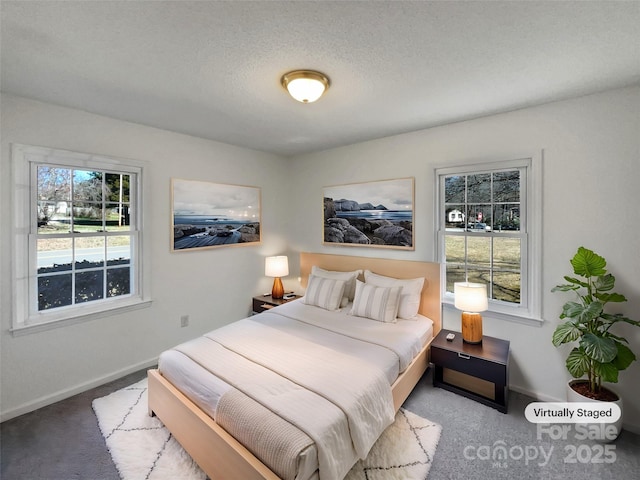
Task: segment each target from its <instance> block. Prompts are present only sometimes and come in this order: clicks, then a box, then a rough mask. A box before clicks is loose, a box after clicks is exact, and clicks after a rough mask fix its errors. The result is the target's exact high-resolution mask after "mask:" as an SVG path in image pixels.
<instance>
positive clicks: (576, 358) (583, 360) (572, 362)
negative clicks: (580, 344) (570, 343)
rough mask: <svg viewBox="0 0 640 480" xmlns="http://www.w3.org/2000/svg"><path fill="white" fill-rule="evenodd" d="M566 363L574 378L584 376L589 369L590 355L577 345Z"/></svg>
mask: <svg viewBox="0 0 640 480" xmlns="http://www.w3.org/2000/svg"><path fill="white" fill-rule="evenodd" d="M566 365H567V370H569V373H570V374H571V376H572V377H573V378H580V377H583V376H585V375H586V374H587V372H588V371H589V357H587V356H586V355H585V354H584V352H582V351H581V350H580V349H579V348H577V347H576V348H574V349H573V350H571V353H569V356H567V362H566Z"/></svg>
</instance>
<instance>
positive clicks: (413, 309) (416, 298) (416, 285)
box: [364, 270, 424, 320]
mask: <svg viewBox="0 0 640 480" xmlns="http://www.w3.org/2000/svg"><path fill="white" fill-rule="evenodd" d="M364 281H365V282H366V283H370V284H371V285H375V286H377V287H402V293H401V294H400V307H399V308H398V317H399V318H404V319H408V320H411V319H412V318H414V317H415V316H416V315H417V314H418V310H419V308H420V293H421V292H422V287H423V286H424V277H420V278H412V279H399V278H392V277H385V276H383V275H378V274H377V273H373V272H371V271H369V270H365V271H364Z"/></svg>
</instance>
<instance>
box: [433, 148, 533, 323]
mask: <svg viewBox="0 0 640 480" xmlns="http://www.w3.org/2000/svg"><path fill="white" fill-rule="evenodd" d="M543 153H544V152H542V151H541V152H540V153H537V154H535V155H526V156H513V157H511V158H510V159H508V160H498V161H489V162H470V163H468V164H464V165H457V166H447V167H441V168H436V169H435V181H436V186H435V193H436V199H435V202H434V203H435V209H436V211H435V215H434V218H435V221H436V228H435V231H436V241H435V245H436V259H437V261H439V262H441V263H442V264H443V265H445V263H446V257H445V233H446V232H445V228H444V225H445V221H444V220H445V218H444V215H445V208H444V178H445V177H446V176H450V175H469V174H475V173H488V172H493V171H500V170H505V169H515V168H524V170H525V172H526V173H525V175H526V178H525V180H524V182H523V184H522V186H521V192H520V195H521V214H520V222H521V224H520V232H521V239H522V245H523V246H522V247H521V259H520V261H521V270H520V271H521V285H520V287H521V291H520V304H519V305H516V304H509V303H508V302H501V301H497V300H492V299H489V310H488V312H487V315H490V316H491V317H492V318H498V319H502V320H509V321H515V322H518V323H524V324H529V325H537V326H539V325H540V324H541V323H542V322H543V320H542V318H541V306H542V267H541V265H542V160H543ZM523 206H524V208H522V207H523ZM446 275H447V272H446V265H445V267H444V268H443V269H442V278H441V287H442V290H441V291H442V292H443V293H442V303H443V305H444V306H445V308H447V309H452V310H455V307H454V296H453V293H450V292H447V291H446Z"/></svg>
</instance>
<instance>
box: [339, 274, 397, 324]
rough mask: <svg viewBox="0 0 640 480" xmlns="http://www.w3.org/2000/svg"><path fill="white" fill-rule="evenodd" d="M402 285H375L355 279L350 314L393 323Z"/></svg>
mask: <svg viewBox="0 0 640 480" xmlns="http://www.w3.org/2000/svg"><path fill="white" fill-rule="evenodd" d="M401 291H402V287H400V286H398V287H376V286H375V285H371V284H368V283H363V282H361V281H360V280H356V296H355V298H354V300H353V307H352V308H351V315H355V316H357V317H365V318H370V319H371V320H377V321H379V322H385V323H395V321H396V316H397V314H398V305H399V304H400V292H401Z"/></svg>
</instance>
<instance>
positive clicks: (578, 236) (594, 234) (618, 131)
mask: <svg viewBox="0 0 640 480" xmlns="http://www.w3.org/2000/svg"><path fill="white" fill-rule="evenodd" d="M381 114H383V113H381ZM541 150H544V175H543V177H544V180H543V181H544V185H543V235H542V236H543V248H542V251H543V257H542V281H543V285H542V290H543V311H542V315H543V318H544V319H545V323H544V324H543V325H542V327H533V326H526V325H522V324H518V323H510V322H506V321H499V320H496V319H492V318H490V316H489V315H484V317H485V322H484V328H485V334H487V335H493V336H497V337H501V338H505V339H507V340H510V341H511V358H512V363H511V372H510V374H511V377H510V384H511V387H512V388H514V389H517V390H520V391H522V392H529V393H532V394H534V395H537V396H539V397H540V398H541V399H544V400H551V399H556V400H564V388H565V381H566V379H567V378H568V373H567V372H566V370H565V367H564V360H565V354H566V350H564V349H563V350H562V351H560V350H558V349H556V348H555V347H553V346H552V344H551V335H552V332H553V330H554V328H555V326H556V325H557V324H558V314H559V312H560V311H561V306H562V304H563V303H564V302H565V301H566V300H568V299H569V298H568V297H566V296H563V295H562V294H557V293H556V294H551V293H550V290H551V288H553V286H555V285H556V284H558V283H562V282H563V276H564V275H567V274H572V271H571V265H570V264H569V259H570V258H571V257H572V256H573V254H574V253H575V251H576V250H577V248H578V247H579V246H581V245H583V246H585V247H588V248H591V249H593V250H595V251H596V252H597V253H599V254H601V255H603V256H604V257H605V258H607V260H608V268H609V271H610V272H612V273H613V274H614V275H615V276H616V278H617V288H616V290H617V291H619V292H620V293H623V294H624V295H625V296H626V297H627V298H628V299H629V302H627V303H626V304H622V306H620V310H621V311H623V312H624V313H626V314H627V316H629V317H630V318H634V319H636V320H640V313H639V312H640V282H639V280H640V276H639V274H638V272H640V254H639V252H640V240H639V238H640V235H639V232H640V227H639V226H638V225H639V223H638V208H639V206H640V88H639V87H635V88H627V89H621V90H615V91H610V92H605V93H602V94H598V95H592V96H588V97H582V98H578V99H574V100H570V101H564V102H557V103H552V104H547V105H543V106H539V107H535V108H527V109H523V110H519V111H514V112H511V113H507V114H503V115H494V116H491V117H486V118H480V119H476V120H472V121H467V122H462V123H457V124H452V125H447V126H443V127H438V128H432V129H428V130H423V131H419V132H414V133H409V134H404V135H397V136H393V137H388V138H384V139H380V140H375V141H370V142H366V143H361V144H357V145H352V146H348V147H343V148H338V149H333V150H329V151H323V152H319V153H315V154H309V155H305V156H300V157H299V158H296V159H295V161H294V162H293V163H292V170H291V173H292V175H293V176H294V181H293V182H292V184H293V185H294V186H295V187H294V189H295V191H294V192H293V193H292V198H294V199H295V202H292V205H293V206H294V207H295V210H294V211H293V212H292V218H296V219H298V220H297V221H296V222H295V224H293V225H292V228H291V233H292V236H291V239H290V242H291V248H292V249H294V250H311V251H318V252H322V251H325V252H333V253H340V254H346V255H362V256H385V257H391V258H402V259H409V260H427V261H432V260H434V241H435V235H434V168H436V167H441V166H446V165H455V164H461V163H465V162H468V161H475V160H500V159H509V158H517V157H519V156H522V155H527V154H529V155H530V154H532V153H535V152H540V151H541ZM405 176H414V177H415V179H416V183H415V185H416V207H415V220H414V227H415V229H416V249H415V251H414V252H403V251H393V250H379V249H371V248H369V249H367V248H359V247H323V246H321V245H320V242H321V238H322V213H321V209H322V202H321V196H322V187H323V186H327V185H339V184H343V183H351V182H363V181H369V180H382V179H389V178H398V177H405ZM459 324H460V320H459V314H458V313H456V312H455V311H453V312H451V311H446V312H445V320H444V326H445V328H450V329H453V330H459ZM619 332H622V333H624V334H625V335H626V336H627V338H628V339H629V341H630V344H631V346H632V348H633V349H634V351H635V352H636V354H637V355H638V356H639V357H640V328H635V329H634V328H620V329H619ZM620 378H621V380H620V383H619V384H618V385H617V386H615V388H616V389H617V390H618V391H619V392H620V393H621V394H622V396H623V398H624V399H625V425H626V426H627V427H628V428H631V429H632V430H635V431H640V403H639V402H637V398H639V397H640V361H638V362H635V363H634V364H633V365H632V366H631V367H630V368H629V369H628V370H626V371H624V372H622V373H621V377H620Z"/></svg>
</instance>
